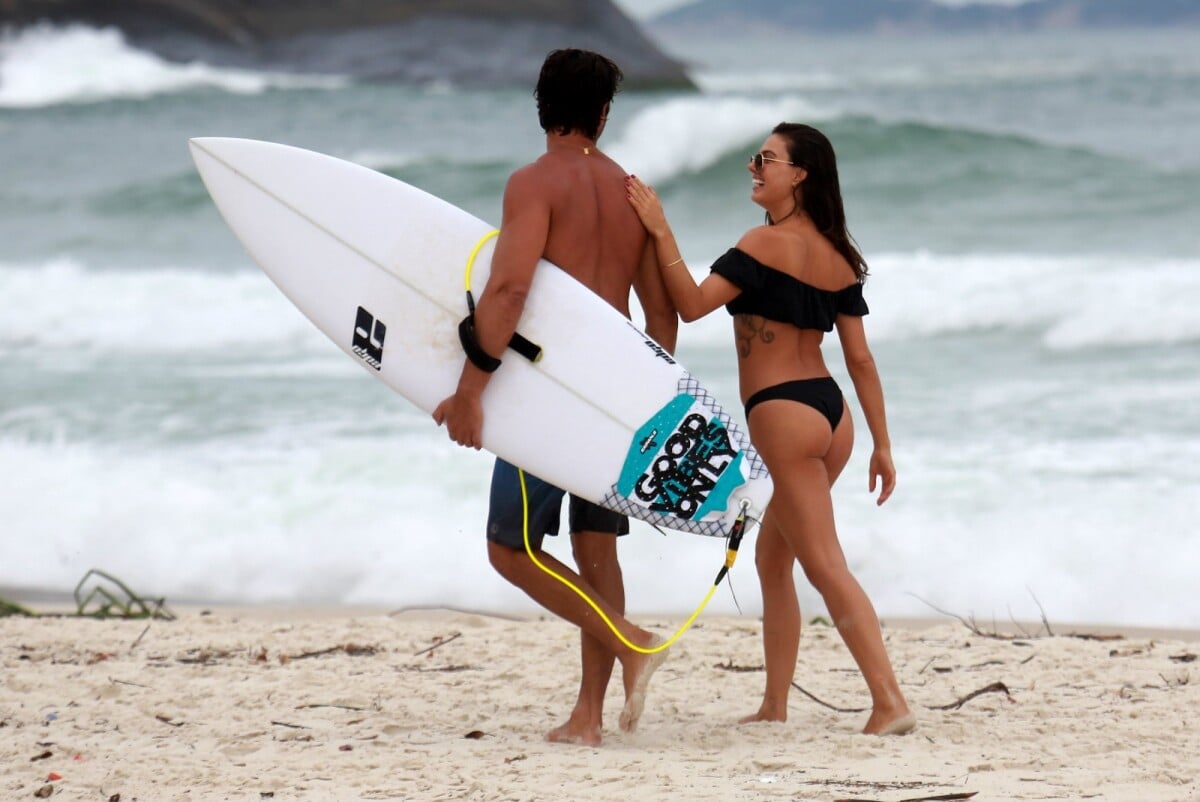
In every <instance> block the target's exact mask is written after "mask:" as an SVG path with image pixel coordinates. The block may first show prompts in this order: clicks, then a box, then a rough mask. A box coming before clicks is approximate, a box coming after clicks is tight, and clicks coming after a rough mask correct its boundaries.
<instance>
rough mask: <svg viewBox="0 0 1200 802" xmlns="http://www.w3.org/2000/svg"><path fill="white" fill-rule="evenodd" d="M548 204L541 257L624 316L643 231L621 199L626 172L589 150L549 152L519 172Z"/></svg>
mask: <svg viewBox="0 0 1200 802" xmlns="http://www.w3.org/2000/svg"><path fill="white" fill-rule="evenodd" d="M524 169H526V170H528V171H530V173H532V174H533V175H534V176H536V178H535V181H533V182H531V183H532V184H533V185H534V186H535V187H536V188H537V190H538V191H539V192H540V193H544V202H545V203H546V204H547V205H548V206H549V211H550V229H549V232H548V234H547V238H546V246H545V258H546V259H548V260H549V261H551V262H553V263H554V264H556V265H558V266H559V267H561V268H562V269H563V270H565V271H566V272H567V273H570V274H571V275H572V276H574V277H575V278H576V279H578V280H579V281H580V282H582V283H583V284H584V285H585V286H587V287H589V288H590V289H591V290H592V291H593V292H595V293H596V294H597V295H599V296H600V297H601V298H603V299H604V300H606V301H608V303H609V304H611V305H612V306H614V307H615V308H617V309H618V310H620V311H621V313H622V314H624V315H625V316H626V317H628V316H629V290H630V287H631V286H632V285H633V281H634V276H635V273H636V271H637V268H638V264H639V262H640V260H641V258H642V254H643V251H644V250H645V247H646V238H647V235H646V229H645V228H644V227H643V226H642V224H641V222H640V221H639V220H638V218H637V214H636V213H634V212H633V210H632V209H631V208H630V206H629V202H628V201H627V200H626V198H625V171H624V170H622V169H621V167H620V165H618V164H617V163H616V162H614V161H613V160H612V159H610V158H609V157H608V156H606V155H605V154H603V153H601V152H599V151H597V150H596V149H594V148H592V149H589V152H588V153H586V154H585V153H584V152H583V149H582V148H576V147H574V146H571V147H563V148H558V149H554V150H551V151H550V152H548V153H546V154H545V155H543V156H542V157H541V158H539V159H538V160H537V161H536V162H534V163H533V164H531V165H529V166H528V167H526V168H524Z"/></svg>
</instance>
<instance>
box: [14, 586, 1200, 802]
mask: <svg viewBox="0 0 1200 802" xmlns="http://www.w3.org/2000/svg"><path fill="white" fill-rule="evenodd" d="M176 613H177V615H178V618H177V619H176V620H174V621H152V622H147V621H139V620H106V621H97V620H90V619H79V618H69V617H62V618H47V617H42V618H18V617H9V618H5V619H0V643H2V662H3V674H2V681H0V795H2V796H3V798H5V799H33V798H38V796H39V795H41V796H42V797H46V796H50V797H52V798H54V799H89V800H91V799H104V800H121V801H122V802H130V800H135V799H136V800H176V799H187V800H224V799H245V800H249V799H275V800H351V799H409V800H441V799H468V800H543V799H544V800H552V799H553V800H561V799H588V800H614V801H616V800H619V801H620V802H629V801H630V800H667V799H670V800H679V799H684V800H690V799H713V800H716V799H721V800H745V799H788V800H792V799H806V800H807V799H813V800H840V799H847V800H881V801H883V802H896V801H898V800H913V799H935V798H943V799H957V798H968V796H967V795H970V794H974V795H975V796H974V797H973V798H975V799H989V800H991V799H1101V800H1200V757H1198V755H1200V665H1198V664H1197V663H1196V662H1195V660H1196V655H1197V653H1198V652H1200V637H1196V636H1195V635H1194V634H1193V635H1189V634H1188V633H1172V632H1166V633H1145V632H1139V633H1131V634H1126V635H1125V636H1123V637H1120V638H1118V639H1092V638H1084V637H1079V636H1077V635H1076V634H1070V635H1068V634H1065V633H1067V632H1068V631H1069V628H1066V627H1063V628H1061V632H1058V631H1057V630H1059V629H1060V628H1057V627H1056V628H1055V630H1056V634H1055V635H1053V636H1047V635H1045V634H1044V632H1043V633H1042V634H1040V635H1038V636H1037V637H1028V638H1025V637H1020V638H1018V639H1013V640H1010V639H1001V638H995V637H988V636H986V634H991V633H992V632H993V631H992V630H990V629H988V628H987V627H982V629H983V630H984V632H985V635H980V634H974V633H972V632H971V631H970V630H969V629H968V628H967V627H966V626H964V625H963V624H962V623H959V622H957V621H954V620H952V619H946V620H939V621H928V622H905V623H903V624H890V623H887V622H885V636H886V638H887V642H888V646H889V649H890V651H891V654H892V657H893V660H894V661H895V663H896V667H897V672H898V674H899V677H900V681H901V684H902V685H903V687H904V689H905V691H906V693H907V694H908V696H909V700H910V702H911V704H912V705H913V707H914V710H915V711H916V712H917V713H918V715H919V716H920V725H919V728H918V730H917V731H916V733H915V734H913V735H909V736H906V737H902V738H886V739H881V738H876V737H869V736H863V735H860V734H858V729H859V728H860V727H861V725H862V722H863V721H864V720H865V714H864V713H858V712H838V711H836V710H834V709H832V708H831V707H830V706H833V707H838V708H843V709H849V708H861V707H864V706H866V705H867V704H868V700H867V697H866V690H865V685H864V684H863V682H862V680H861V678H860V677H859V675H858V674H857V673H856V671H855V670H854V668H853V666H852V663H851V661H850V658H849V656H848V654H847V653H846V650H845V648H844V646H843V645H842V642H841V640H840V639H839V638H838V636H837V634H836V632H835V631H834V630H832V629H830V628H829V627H828V626H826V625H822V624H819V623H817V624H812V625H809V626H807V627H806V629H805V632H804V637H803V642H802V645H801V657H800V663H799V666H798V669H797V672H796V683H797V684H798V685H800V686H801V687H803V688H804V690H805V691H807V692H808V693H810V694H812V696H813V697H816V698H817V699H819V700H820V702H817V701H814V700H813V699H811V698H809V697H808V696H806V695H804V694H803V693H801V692H799V691H796V692H794V693H793V696H792V701H791V707H790V717H789V720H788V722H787V723H785V724H756V725H748V726H739V725H737V723H736V721H737V719H738V717H739V716H741V715H743V714H746V713H748V712H750V711H751V710H752V709H753V707H754V705H755V704H756V702H757V699H758V694H759V692H760V686H761V683H762V680H763V674H762V671H761V666H762V658H761V654H760V650H759V648H760V647H759V627H758V621H757V620H756V619H754V618H752V617H713V618H702V619H701V620H700V622H699V623H698V625H697V626H696V627H695V628H694V629H693V630H692V631H691V632H689V633H688V634H687V635H686V636H684V638H683V639H682V641H681V642H680V643H679V644H677V645H676V647H674V648H673V650H672V653H671V655H670V657H669V659H668V660H667V661H666V663H665V664H664V665H663V666H662V668H660V669H659V671H658V673H657V674H656V675H655V676H654V679H653V681H652V683H651V686H650V693H649V700H648V704H647V708H646V712H645V715H644V716H643V719H642V722H641V725H640V726H639V728H638V731H637V732H635V733H632V734H626V733H622V732H620V731H619V730H618V728H617V726H616V725H617V714H618V712H619V710H620V707H621V703H622V698H621V686H620V682H619V678H617V677H614V680H613V683H612V685H611V687H610V694H609V700H608V702H609V704H608V709H607V711H606V716H605V733H604V738H605V743H604V745H603V746H602V747H600V748H590V747H578V746H567V745H559V744H551V743H547V742H546V741H545V740H544V735H545V733H546V731H547V730H549V729H550V728H551V727H553V726H555V725H557V724H559V723H561V722H562V721H563V720H564V719H565V716H566V714H567V712H568V711H569V709H570V706H571V705H572V703H573V701H574V693H575V691H576V683H577V682H578V671H579V668H578V657H577V638H576V635H575V631H574V630H573V629H572V628H571V627H569V626H568V625H566V624H563V623H560V622H558V621H551V620H547V619H536V620H509V619H505V618H499V617H491V616H485V615H481V614H473V613H465V612H453V611H408V612H392V613H390V614H389V613H387V612H383V611H355V610H329V609H326V610H272V609H250V610H243V609H222V608H215V607H214V608H210V609H204V608H196V609H189V610H185V611H182V612H181V611H178V610H177V611H176ZM642 620H643V622H644V623H647V624H650V625H652V626H653V627H654V628H655V629H656V630H658V631H661V632H663V633H669V632H670V631H672V628H673V627H674V626H677V625H678V623H679V622H678V621H677V620H674V619H672V618H658V619H655V618H649V619H647V618H643V619H642ZM1092 631H1093V632H1094V631H1095V630H1092ZM977 692H978V693H977ZM972 694H976V695H974V696H972ZM967 697H970V698H967Z"/></svg>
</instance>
